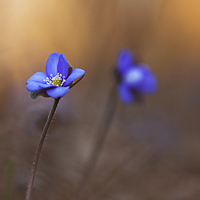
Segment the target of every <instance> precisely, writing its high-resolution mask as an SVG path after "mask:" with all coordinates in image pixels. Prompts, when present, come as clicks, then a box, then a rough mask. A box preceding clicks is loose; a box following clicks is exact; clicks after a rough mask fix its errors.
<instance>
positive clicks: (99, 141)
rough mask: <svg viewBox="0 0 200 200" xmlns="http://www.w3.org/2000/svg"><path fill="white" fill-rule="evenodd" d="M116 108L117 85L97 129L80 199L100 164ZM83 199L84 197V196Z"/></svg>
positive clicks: (82, 179)
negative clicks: (98, 163)
mask: <svg viewBox="0 0 200 200" xmlns="http://www.w3.org/2000/svg"><path fill="white" fill-rule="evenodd" d="M116 107H117V98H116V84H114V86H113V87H112V88H111V90H110V94H109V98H108V101H107V104H106V107H105V110H104V113H103V116H102V118H101V121H100V123H99V127H98V129H97V138H96V142H95V144H94V146H93V149H92V151H91V155H90V158H89V161H88V164H87V166H86V169H85V172H84V174H83V177H82V178H81V180H80V182H79V184H78V189H77V191H76V192H77V193H76V195H78V197H79V198H80V197H81V194H82V191H83V190H84V188H85V187H86V186H87V182H88V181H89V178H90V176H91V174H92V173H93V171H94V169H95V166H96V164H97V162H98V159H99V156H100V153H101V151H102V148H103V145H104V143H105V140H106V137H107V136H108V130H109V127H110V124H111V122H112V119H113V116H114V113H115V110H116ZM82 198H84V197H83V196H82Z"/></svg>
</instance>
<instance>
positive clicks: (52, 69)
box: [45, 52, 60, 76]
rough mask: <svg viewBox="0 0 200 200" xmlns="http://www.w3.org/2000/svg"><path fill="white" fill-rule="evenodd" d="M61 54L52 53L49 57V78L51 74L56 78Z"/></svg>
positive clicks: (47, 69)
mask: <svg viewBox="0 0 200 200" xmlns="http://www.w3.org/2000/svg"><path fill="white" fill-rule="evenodd" d="M59 57H60V53H56V52H55V53H52V54H50V55H49V57H48V59H47V62H46V68H45V70H46V73H47V76H50V75H51V74H52V75H53V76H56V75H57V73H58V61H59Z"/></svg>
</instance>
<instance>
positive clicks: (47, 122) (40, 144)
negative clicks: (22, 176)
mask: <svg viewBox="0 0 200 200" xmlns="http://www.w3.org/2000/svg"><path fill="white" fill-rule="evenodd" d="M59 100H60V98H57V99H55V100H54V104H53V106H52V108H51V111H50V113H49V116H48V119H47V121H46V124H45V126H44V129H43V131H42V134H41V136H40V140H39V143H38V146H37V149H36V152H35V156H34V160H33V166H32V169H31V175H30V180H29V183H28V186H27V192H26V200H30V198H31V192H32V187H33V182H34V178H35V174H36V170H37V165H38V161H39V158H40V154H41V151H42V147H43V144H44V140H45V138H46V134H47V131H48V129H49V126H50V124H51V120H52V118H53V116H54V113H55V111H56V108H57V105H58V103H59Z"/></svg>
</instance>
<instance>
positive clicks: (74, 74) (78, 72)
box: [64, 68, 85, 86]
mask: <svg viewBox="0 0 200 200" xmlns="http://www.w3.org/2000/svg"><path fill="white" fill-rule="evenodd" d="M84 74H85V71H84V70H83V69H79V68H76V69H73V70H72V73H71V74H70V75H69V77H68V78H67V80H66V81H65V83H64V86H66V85H69V84H70V83H72V82H73V81H74V80H75V79H77V78H79V77H81V76H83V75H84Z"/></svg>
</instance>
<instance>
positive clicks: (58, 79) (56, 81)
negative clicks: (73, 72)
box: [46, 73, 66, 87]
mask: <svg viewBox="0 0 200 200" xmlns="http://www.w3.org/2000/svg"><path fill="white" fill-rule="evenodd" d="M65 81H66V80H65V76H62V74H59V73H57V75H56V76H54V77H53V75H52V74H50V77H47V78H46V83H47V84H48V85H56V86H58V87H61V86H63V84H64V82H65Z"/></svg>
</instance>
